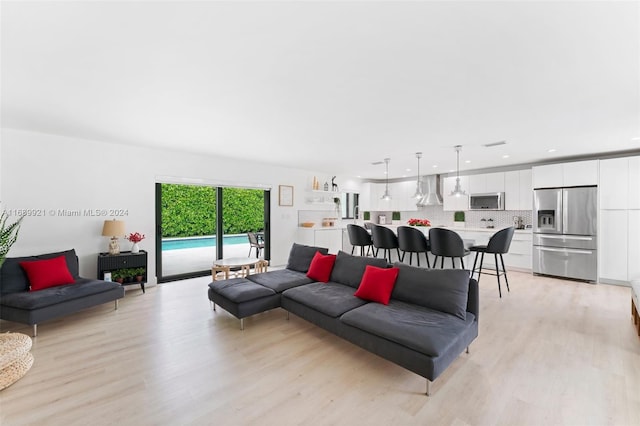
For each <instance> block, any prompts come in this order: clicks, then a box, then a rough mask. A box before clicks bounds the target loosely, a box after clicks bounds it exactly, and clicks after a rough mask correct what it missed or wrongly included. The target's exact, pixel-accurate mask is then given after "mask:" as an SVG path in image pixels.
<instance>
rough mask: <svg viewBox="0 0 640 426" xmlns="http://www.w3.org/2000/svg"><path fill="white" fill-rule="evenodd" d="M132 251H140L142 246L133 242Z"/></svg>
mask: <svg viewBox="0 0 640 426" xmlns="http://www.w3.org/2000/svg"><path fill="white" fill-rule="evenodd" d="M131 253H140V246H139V245H138V243H133V245H132V246H131Z"/></svg>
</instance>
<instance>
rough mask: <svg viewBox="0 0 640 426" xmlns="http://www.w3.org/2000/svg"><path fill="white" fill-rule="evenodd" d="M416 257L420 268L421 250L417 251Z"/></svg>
mask: <svg viewBox="0 0 640 426" xmlns="http://www.w3.org/2000/svg"><path fill="white" fill-rule="evenodd" d="M416 259H417V260H418V268H419V267H420V252H418V253H416ZM409 263H411V258H409Z"/></svg>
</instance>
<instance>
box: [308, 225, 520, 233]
mask: <svg viewBox="0 0 640 426" xmlns="http://www.w3.org/2000/svg"><path fill="white" fill-rule="evenodd" d="M347 225H348V224H344V225H338V226H312V227H311V228H305V227H303V226H300V227H299V229H304V230H308V231H332V230H336V229H347ZM360 226H362V225H360ZM380 226H386V227H387V228H393V229H395V228H397V227H398V226H407V225H406V224H402V223H400V224H386V225H380ZM416 228H418V229H425V230H429V229H430V228H445V229H450V230H452V231H470V232H491V233H494V232H498V231H499V230H501V229H504V228H506V226H504V227H502V228H479V227H478V228H475V227H464V228H461V227H456V226H438V225H436V226H416ZM515 233H516V234H531V233H532V229H531V228H529V229H516V230H515Z"/></svg>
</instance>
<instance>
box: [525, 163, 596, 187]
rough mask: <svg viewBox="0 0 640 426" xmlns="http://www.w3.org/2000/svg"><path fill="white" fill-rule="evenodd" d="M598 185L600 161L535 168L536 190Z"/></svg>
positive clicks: (534, 185) (534, 183)
mask: <svg viewBox="0 0 640 426" xmlns="http://www.w3.org/2000/svg"><path fill="white" fill-rule="evenodd" d="M597 184H598V160H589V161H576V162H573V163H561V164H548V165H546V166H536V167H534V168H533V187H534V188H555V187H561V186H586V185H597Z"/></svg>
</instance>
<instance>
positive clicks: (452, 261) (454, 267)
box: [451, 256, 456, 269]
mask: <svg viewBox="0 0 640 426" xmlns="http://www.w3.org/2000/svg"><path fill="white" fill-rule="evenodd" d="M451 267H452V268H453V269H456V261H455V258H454V257H453V256H451Z"/></svg>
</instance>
